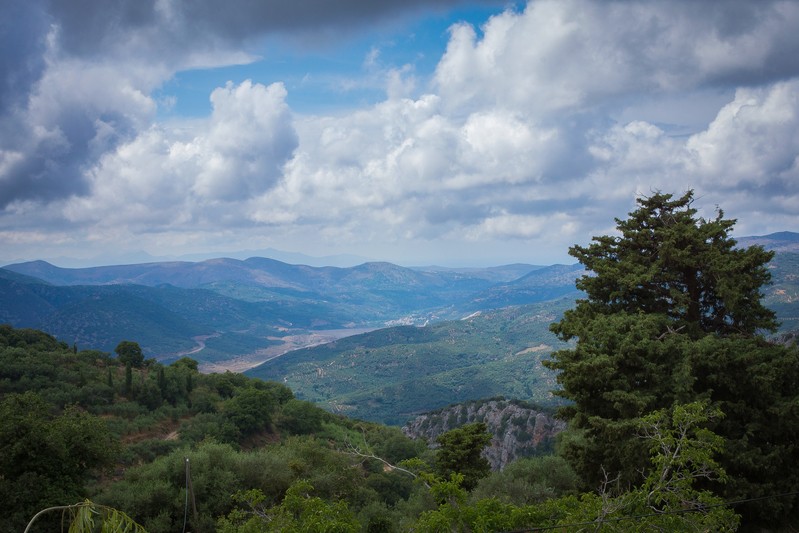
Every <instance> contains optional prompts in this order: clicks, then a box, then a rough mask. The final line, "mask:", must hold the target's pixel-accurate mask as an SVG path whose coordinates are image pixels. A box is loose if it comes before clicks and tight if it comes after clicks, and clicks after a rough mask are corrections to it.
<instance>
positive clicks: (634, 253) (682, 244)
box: [546, 191, 799, 518]
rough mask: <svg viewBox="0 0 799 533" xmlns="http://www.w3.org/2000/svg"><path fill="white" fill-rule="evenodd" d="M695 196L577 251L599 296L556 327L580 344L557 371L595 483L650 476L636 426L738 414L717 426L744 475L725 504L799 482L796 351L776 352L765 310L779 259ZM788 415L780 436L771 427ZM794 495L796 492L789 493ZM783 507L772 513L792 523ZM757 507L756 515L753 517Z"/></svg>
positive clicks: (654, 206) (727, 454) (654, 205)
mask: <svg viewBox="0 0 799 533" xmlns="http://www.w3.org/2000/svg"><path fill="white" fill-rule="evenodd" d="M692 203H693V192H692V191H688V192H687V193H686V194H684V195H683V196H682V197H680V198H677V199H674V198H673V196H672V195H670V194H661V193H657V194H654V195H653V196H651V197H648V198H641V199H639V200H638V204H639V207H638V209H637V210H635V211H633V212H632V213H630V214H629V218H627V219H626V220H619V219H616V223H617V229H618V232H619V235H616V236H602V237H595V238H594V239H593V241H594V242H593V243H592V244H590V245H589V246H586V247H582V246H574V247H572V248H571V249H570V251H569V252H570V254H571V255H573V256H574V257H576V258H577V259H578V260H579V261H580V262H581V263H582V264H583V265H585V267H586V269H587V270H588V271H590V273H587V274H586V275H584V276H583V277H582V278H580V279H579V280H578V282H577V287H578V288H579V289H581V290H583V291H584V292H585V295H586V296H585V298H584V299H580V300H578V301H577V304H576V306H575V308H574V309H572V310H570V311H567V312H566V313H565V314H564V317H563V319H562V320H561V321H560V322H557V323H555V324H553V325H552V327H551V329H552V331H553V332H554V333H556V334H557V335H558V336H559V337H560V338H561V339H562V340H565V341H571V340H575V339H576V343H575V344H574V347H573V348H571V349H567V350H561V351H559V352H556V353H555V354H554V355H553V358H552V360H550V361H548V362H547V363H546V364H547V366H549V367H550V368H553V369H555V370H558V371H559V375H558V382H559V383H560V385H561V386H562V389H561V390H559V391H558V392H557V393H558V394H559V395H561V396H563V397H564V398H567V399H569V400H571V403H570V405H569V406H567V407H565V408H563V409H562V411H561V414H562V415H563V416H565V417H566V418H568V419H569V420H570V422H571V424H570V427H571V428H572V430H573V433H572V435H570V436H568V437H567V438H565V439H564V445H563V454H564V456H565V457H566V458H567V459H568V460H569V461H570V463H571V464H572V465H573V467H574V468H575V470H576V471H577V472H578V473H579V474H580V475H581V476H582V478H583V479H584V481H585V483H586V488H588V487H596V486H597V485H598V484H599V483H600V482H601V480H602V479H603V477H604V476H605V475H606V474H610V475H615V474H616V473H620V474H621V480H622V482H624V483H626V484H628V485H633V484H637V483H640V482H641V481H642V476H641V474H640V472H642V471H644V470H645V469H646V467H647V453H646V449H645V446H646V445H645V443H644V442H643V441H641V439H637V438H636V437H635V419H636V418H638V417H641V416H644V415H646V414H648V413H651V412H653V411H655V410H659V409H664V408H670V407H672V406H673V405H675V404H677V403H689V402H692V401H697V400H703V399H707V400H709V401H711V402H713V405H714V406H715V407H718V408H720V409H721V411H722V412H724V413H725V415H726V418H724V419H723V420H721V421H719V422H717V423H716V425H715V426H714V427H713V428H712V429H713V430H714V431H716V432H717V433H718V434H720V435H721V436H722V437H724V438H726V439H727V441H728V445H727V447H726V448H725V451H724V452H723V453H722V456H721V457H720V462H721V463H722V465H723V466H724V468H725V469H726V471H727V473H728V474H729V476H730V482H729V483H728V485H727V487H726V489H725V492H724V494H725V496H728V497H730V498H746V497H755V496H763V495H765V494H766V493H774V491H778V492H779V491H780V489H788V488H790V487H796V486H797V484H798V483H799V478H798V477H797V475H796V474H795V473H794V474H790V475H785V473H783V474H780V468H782V467H781V466H780V465H785V464H796V460H797V458H799V457H797V448H796V446H794V445H793V443H792V442H791V441H793V436H792V435H795V434H796V433H795V431H796V429H797V428H799V426H798V425H797V416H799V415H797V413H796V410H795V409H791V408H790V405H792V404H793V402H795V401H796V383H797V381H796V380H797V378H796V375H797V368H798V367H797V365H796V352H795V350H794V351H790V350H789V349H787V348H785V347H784V346H779V345H775V344H770V343H768V342H767V341H766V340H765V339H764V337H763V336H762V333H763V332H766V331H773V330H774V329H775V328H776V321H775V318H774V313H773V312H772V311H770V310H769V309H767V308H766V307H765V306H763V304H762V303H761V301H760V299H761V296H762V295H761V293H760V290H761V287H762V286H763V285H764V284H766V283H768V282H769V281H770V275H769V271H768V269H767V263H768V262H769V260H770V259H771V258H772V256H773V253H771V252H766V251H764V250H763V249H762V248H760V247H750V248H738V247H736V242H735V240H734V239H733V238H732V237H731V236H730V232H731V230H732V228H733V226H734V224H735V221H734V220H729V219H725V218H724V213H723V212H722V211H721V210H719V211H718V213H717V216H716V217H715V218H714V219H711V220H705V219H704V218H699V217H697V216H696V213H697V212H696V209H694V208H693V206H692ZM776 412H780V414H781V416H783V417H784V418H783V419H781V422H780V424H779V425H778V428H775V427H770V428H762V429H763V431H759V429H761V427H762V426H763V425H764V424H767V423H768V421H769V420H770V419H772V418H773V417H774V416H775V413H776ZM783 492H791V490H784V491H783ZM793 504H794V502H793V500H791V499H790V498H786V499H783V500H782V501H781V502H780V504H779V505H777V506H776V507H778V508H773V507H774V506H771V507H772V508H771V509H770V510H769V511H768V512H765V513H761V518H762V517H763V516H765V515H770V516H772V517H774V516H782V517H784V516H786V513H789V512H791V509H792V507H793ZM756 512H757V511H756V510H751V513H750V514H752V516H754V513H756Z"/></svg>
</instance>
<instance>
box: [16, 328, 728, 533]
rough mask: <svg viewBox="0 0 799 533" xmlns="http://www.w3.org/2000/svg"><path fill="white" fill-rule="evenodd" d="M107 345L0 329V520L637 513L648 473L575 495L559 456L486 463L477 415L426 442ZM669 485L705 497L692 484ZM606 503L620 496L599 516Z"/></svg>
mask: <svg viewBox="0 0 799 533" xmlns="http://www.w3.org/2000/svg"><path fill="white" fill-rule="evenodd" d="M130 344H131V345H133V344H135V343H130ZM126 346H127V345H126ZM120 351H121V352H122V353H121V355H120V357H119V358H113V357H109V356H108V355H107V354H105V353H103V352H98V351H91V350H82V351H77V350H75V349H74V348H72V347H70V346H68V345H66V344H65V343H62V342H59V341H57V340H56V339H54V338H53V337H51V336H49V335H46V334H44V333H42V332H38V331H35V330H17V329H13V328H10V327H8V326H2V327H0V498H2V500H3V506H4V509H5V512H4V513H3V515H2V517H1V518H0V529H2V530H3V531H22V530H23V529H24V528H25V527H26V525H29V524H30V520H31V519H32V518H33V517H34V515H37V513H39V512H40V511H44V510H45V509H47V508H49V507H52V506H56V508H55V509H53V510H52V511H50V512H46V511H45V512H44V513H43V514H38V515H37V516H36V520H35V521H34V522H33V523H32V525H31V529H30V531H38V532H49V531H56V530H60V528H66V527H67V525H68V524H69V523H70V522H71V521H72V520H81V521H82V523H87V521H90V522H93V523H98V522H100V521H104V522H106V523H107V524H115V525H116V526H120V527H121V526H127V527H134V526H136V524H138V525H139V526H136V527H140V529H139V531H144V530H146V531H149V532H151V533H159V532H164V533H166V532H173V531H181V530H191V531H206V532H208V531H219V532H223V533H232V532H245V531H348V532H356V531H389V532H391V531H410V530H415V531H439V530H440V529H441V527H446V529H450V528H455V529H459V530H461V529H468V530H472V529H474V528H478V529H481V528H482V529H483V530H491V531H495V530H510V529H518V528H529V527H533V526H535V527H541V526H543V527H547V526H550V527H551V526H554V525H556V524H564V525H568V524H576V523H580V522H584V521H586V520H592V519H594V518H595V517H597V516H603V517H607V516H612V517H613V518H612V520H613V522H614V523H623V524H626V525H630V524H633V523H636V522H633V520H638V521H639V522H638V523H640V518H633V517H634V516H635V515H636V514H638V513H640V512H641V510H642V509H643V507H642V506H643V505H644V504H645V500H644V499H643V497H644V495H645V494H646V492H645V491H648V490H649V488H648V487H650V485H645V486H644V487H643V488H642V489H640V490H634V491H628V492H625V493H622V494H618V495H613V496H612V495H610V494H603V495H602V496H601V497H600V496H598V495H596V494H595V493H586V494H583V495H582V496H579V497H578V496H577V492H576V487H577V485H578V482H579V480H578V478H577V477H576V476H575V474H574V472H573V471H572V470H571V468H570V467H569V465H568V464H567V463H566V462H565V461H564V460H563V459H562V458H559V457H557V456H540V457H533V458H527V459H518V460H516V461H514V462H512V463H510V464H509V465H507V466H506V468H505V469H504V470H503V471H501V472H494V473H492V472H491V471H490V467H489V463H488V462H487V461H486V460H485V459H484V458H482V457H481V455H480V452H481V450H482V449H483V448H484V447H485V445H486V444H488V443H489V441H490V439H491V436H490V434H488V433H487V432H486V426H484V425H482V424H481V423H473V424H466V425H464V426H461V427H458V428H454V429H451V430H449V431H446V432H444V433H441V434H439V435H438V437H437V438H436V444H437V446H438V447H437V448H436V449H435V450H431V449H428V448H427V447H426V446H425V444H424V443H423V442H422V441H412V440H410V439H408V438H407V437H405V436H404V435H403V434H402V433H401V432H400V431H399V430H398V429H396V428H389V427H386V426H380V425H376V424H370V423H364V422H359V421H356V420H351V419H348V418H343V417H339V416H335V415H332V414H330V413H327V412H326V411H323V410H321V409H319V408H317V407H315V406H313V405H312V404H310V403H307V402H303V401H299V400H296V399H294V398H293V395H292V393H291V391H290V390H289V389H287V388H286V387H284V386H282V385H279V384H276V383H269V382H263V381H260V380H253V379H249V378H246V377H244V376H241V375H237V374H230V373H227V374H217V375H203V374H200V373H198V372H197V370H196V362H195V361H193V360H191V359H188V358H185V359H181V360H180V361H177V362H175V363H173V364H171V365H168V366H164V365H162V364H160V363H157V362H155V361H153V360H144V359H143V358H139V357H137V355H138V354H140V351H135V350H134V354H133V356H132V357H128V356H129V355H131V354H130V353H129V352H127V351H122V350H120ZM123 355H124V357H123ZM122 361H125V363H124V364H123V362H122ZM691 420H692V423H697V422H701V417H699V418H696V419H691ZM664 429H665V428H664ZM682 441H684V442H683V443H682V445H683V446H685V448H686V449H687V450H689V451H690V450H693V449H694V448H693V447H695V446H696V445H697V444H698V443H699V441H697V440H696V438H695V437H694V436H693V434H691V435H688V436H683V437H681V442H682ZM653 442H654V441H653ZM658 442H659V441H658ZM654 457H655V459H657V457H658V456H657V455H656V456H654ZM653 465H657V462H656V461H655V462H653ZM682 472H683V469H682V468H680V469H678V470H677V475H681V473H682ZM659 478H660V476H658V479H659ZM669 479H670V478H669ZM647 483H649V482H647ZM679 495H680V497H681V498H686V497H688V498H698V499H699V500H698V501H701V502H704V503H705V504H713V503H715V502H716V500H714V499H713V498H712V497H711V496H709V495H703V494H702V493H698V492H696V491H695V490H694V489H692V488H691V487H681V488H680V491H679ZM86 498H90V499H89V500H87V499H86ZM608 498H610V499H609V500H608ZM607 503H611V504H612V505H613V506H614V508H617V509H619V510H616V511H612V512H611V513H610V514H608V512H607V511H606V510H605V507H604V506H605V505H606V504H607ZM668 505H670V504H668ZM592 517H594V518H592ZM737 520H738V519H737V517H736V515H735V514H734V513H733V512H732V511H731V510H728V509H725V508H723V507H713V508H710V509H709V510H707V511H702V512H698V513H695V514H693V515H685V514H684V513H680V514H677V515H664V516H662V517H659V516H652V517H650V518H647V519H646V522H644V523H648V524H653V525H654V526H658V525H662V524H670V525H672V526H673V525H675V524H677V525H684V526H688V525H690V527H701V528H708V527H709V528H711V529H715V528H716V527H717V526H734V525H735V524H736V523H737ZM141 526H143V527H141ZM567 527H568V526H567Z"/></svg>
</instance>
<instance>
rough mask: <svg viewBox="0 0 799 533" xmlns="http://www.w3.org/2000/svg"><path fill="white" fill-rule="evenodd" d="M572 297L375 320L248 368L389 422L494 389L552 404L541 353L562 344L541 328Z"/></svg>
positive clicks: (331, 405) (350, 411) (330, 405)
mask: <svg viewBox="0 0 799 533" xmlns="http://www.w3.org/2000/svg"><path fill="white" fill-rule="evenodd" d="M572 303H573V302H572V301H570V300H566V299H562V300H557V301H553V302H548V303H547V304H538V305H530V306H520V307H506V308H503V309H498V310H494V311H486V312H482V313H475V314H473V315H472V316H469V317H468V318H464V319H462V320H455V321H446V322H440V323H436V324H431V325H429V326H426V327H421V328H420V327H414V326H398V327H393V328H386V329H380V330H377V331H373V332H370V333H365V334H362V335H356V336H353V337H347V338H345V339H341V340H339V341H336V342H332V343H328V344H324V345H321V346H316V347H313V348H306V349H303V350H295V351H292V352H289V353H287V354H286V355H283V356H281V357H279V358H276V359H272V360H270V361H268V362H266V363H264V364H262V365H261V366H259V367H256V368H254V369H252V370H248V371H247V372H246V374H247V375H248V376H252V377H259V378H262V379H270V380H275V381H278V382H281V383H285V384H287V385H288V386H289V387H291V388H292V389H293V390H294V391H295V393H296V394H297V396H298V397H300V398H302V399H305V400H309V401H312V402H314V403H317V404H319V405H323V406H325V407H326V408H327V409H329V410H331V411H335V412H340V413H343V414H346V415H348V416H352V417H355V418H362V419H367V420H372V421H376V422H382V423H386V424H394V425H402V424H404V423H405V422H406V421H408V420H409V419H410V418H412V417H414V416H416V415H418V414H420V413H423V412H425V411H430V410H433V409H438V408H441V407H444V406H446V405H449V404H453V403H457V402H463V401H468V400H479V399H481V398H489V397H492V396H505V397H508V398H518V399H523V400H529V401H534V402H537V403H539V404H540V405H545V406H553V405H555V404H556V403H557V402H558V399H557V398H556V397H554V396H553V395H552V390H553V389H554V388H555V375H554V373H552V372H551V371H550V370H549V369H547V368H545V367H544V366H543V365H542V364H541V361H542V360H544V359H546V358H547V357H548V356H549V355H550V354H551V353H552V352H553V351H554V350H557V349H559V348H561V347H563V346H565V344H563V343H562V342H561V341H560V340H558V339H557V337H555V335H553V334H552V333H551V332H550V331H549V329H548V328H549V324H550V323H552V322H553V321H554V320H556V319H557V318H558V317H560V316H561V315H562V313H563V311H565V310H566V309H568V307H569V306H571V305H572ZM418 391H424V393H423V394H419V393H418Z"/></svg>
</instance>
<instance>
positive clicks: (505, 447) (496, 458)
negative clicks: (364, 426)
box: [402, 399, 566, 470]
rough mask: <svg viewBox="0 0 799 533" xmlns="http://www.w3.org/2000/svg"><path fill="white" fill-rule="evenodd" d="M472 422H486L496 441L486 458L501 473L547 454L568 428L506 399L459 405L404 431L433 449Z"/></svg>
mask: <svg viewBox="0 0 799 533" xmlns="http://www.w3.org/2000/svg"><path fill="white" fill-rule="evenodd" d="M472 422H484V423H485V424H486V426H488V431H489V432H491V434H492V435H493V438H492V439H491V444H490V446H489V447H487V448H486V449H485V451H484V452H483V455H484V456H485V458H486V459H488V462H489V463H491V468H492V469H494V470H501V469H502V468H503V467H504V466H505V465H506V464H508V463H510V462H511V461H513V460H514V459H517V458H519V457H529V456H532V455H540V454H543V453H548V452H549V451H551V450H552V447H553V445H554V437H555V435H557V433H558V432H560V431H561V430H563V429H565V427H566V424H565V422H562V421H560V420H556V419H555V418H554V417H553V416H552V415H551V414H550V413H546V412H544V411H542V410H541V409H537V408H536V407H534V406H532V405H529V404H526V403H525V402H520V401H515V400H505V399H491V400H484V401H477V402H469V403H463V404H457V405H453V406H450V407H445V408H444V409H439V410H437V411H433V412H430V413H426V414H423V415H420V416H418V417H416V418H414V419H413V420H411V421H410V422H408V423H407V424H406V425H405V426H404V427H403V428H402V431H403V432H404V433H405V434H406V435H408V436H409V437H411V438H415V439H418V438H421V439H425V440H426V441H427V442H428V443H429V445H430V446H436V443H435V440H436V437H438V436H439V435H440V434H442V433H444V432H446V431H449V430H451V429H455V428H457V427H460V426H462V425H464V424H469V423H472Z"/></svg>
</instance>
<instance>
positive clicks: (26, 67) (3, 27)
mask: <svg viewBox="0 0 799 533" xmlns="http://www.w3.org/2000/svg"><path fill="white" fill-rule="evenodd" d="M3 5H5V6H7V7H4V8H3V9H2V11H0V119H2V118H7V115H8V114H9V113H11V111H12V110H13V109H14V108H16V107H18V106H20V105H23V104H24V103H25V99H26V97H27V94H28V91H29V90H30V87H31V85H32V84H33V83H34V82H35V81H36V80H38V79H39V77H40V76H41V75H42V72H43V71H44V65H45V63H44V51H45V48H46V47H45V36H46V34H47V29H48V23H47V20H46V17H45V16H44V12H43V10H42V7H41V5H40V4H39V3H38V2H36V1H35V0H31V1H30V2H21V1H14V2H5V3H4V4H3ZM0 133H2V132H0Z"/></svg>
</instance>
